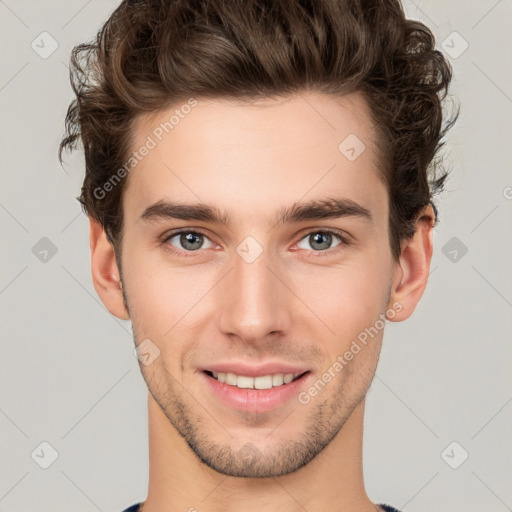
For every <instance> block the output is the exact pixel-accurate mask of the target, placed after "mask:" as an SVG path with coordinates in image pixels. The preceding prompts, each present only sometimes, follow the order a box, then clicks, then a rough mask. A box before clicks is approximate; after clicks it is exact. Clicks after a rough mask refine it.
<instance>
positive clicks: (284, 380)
mask: <svg viewBox="0 0 512 512" xmlns="http://www.w3.org/2000/svg"><path fill="white" fill-rule="evenodd" d="M212 374H213V376H214V378H216V379H217V380H218V381H219V382H224V383H226V384H229V385H230V386H236V387H238V388H242V389H270V388H275V387H277V386H282V385H283V384H288V383H289V382H291V381H292V380H293V379H295V377H298V376H299V375H301V374H300V373H286V374H283V373H276V374H275V375H262V376H261V377H247V376H245V375H235V374H234V373H223V372H212Z"/></svg>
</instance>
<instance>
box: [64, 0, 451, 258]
mask: <svg viewBox="0 0 512 512" xmlns="http://www.w3.org/2000/svg"><path fill="white" fill-rule="evenodd" d="M451 73H452V71H451V67H450V64H449V63H448V62H447V60H446V59H445V58H444V57H443V55H442V54H441V53H440V52H439V51H438V50H436V49H435V40H434V36H433V34H432V33H431V31H430V30H429V29H428V28H427V27H426V26H425V25H424V24H422V23H420V22H418V21H413V20H408V19H406V18H405V14H404V12H403V9H402V6H401V4H400V2H399V0H215V1H211V0H210V1H209V0H124V1H123V2H121V4H120V5H119V7H117V9H116V10H115V11H114V12H113V13H112V15H111V16H110V18H109V19H108V20H107V21H106V23H105V24H104V25H103V27H102V28H101V29H100V31H99V32H98V34H97V36H96V38H95V40H94V41H93V42H91V43H84V44H80V45H78V46H76V47H75V48H74V49H73V51H72V55H71V66H70V77H71V83H72V87H73V90H74V92H75V94H76V99H74V100H73V102H72V103H71V104H70V106H69V108H68V112H67V115H66V133H65V135H64V137H63V139H62V141H61V143H60V147H59V159H60V161H61V163H62V152H63V150H64V149H68V150H73V149H74V148H75V147H76V143H77V142H78V141H79V140H80V139H81V141H82V144H83V148H84V153H85V167H86V174H85V180H84V183H83V186H82V190H81V195H80V196H79V197H78V198H77V199H78V200H79V201H80V203H81V205H82V208H83V210H84V212H85V213H86V214H87V215H90V216H92V217H93V218H94V219H95V220H97V221H99V222H100V223H101V224H102V225H103V227H104V229H105V232H106V234H107V237H108V239H109V241H110V242H111V243H112V244H113V246H114V247H115V248H116V253H119V252H120V247H121V240H122V233H123V211H122V202H121V198H122V192H123V189H124V188H125V182H126V180H122V181H121V182H120V183H119V184H118V185H117V186H115V187H112V190H110V191H109V193H108V195H106V196H105V197H102V198H100V199H99V198H98V197H96V196H97V194H95V193H94V191H95V190H97V189H98V187H102V186H103V185H104V184H105V183H106V182H107V181H108V180H109V179H110V178H111V177H112V175H113V174H114V173H115V172H116V170H118V169H120V168H121V166H123V165H124V162H125V161H126V158H127V155H128V154H129V151H130V143H131V140H132V139H131V135H132V133H131V129H132V125H133V120H134V119H135V118H136V117H137V116H138V115H140V114H144V113H154V112H157V111H159V110H161V109H165V108H168V107H170V106H172V105H173V104H176V103H177V102H179V101H186V99H187V98H190V97H192V96H193V97H197V98H199V97H206V98H216V97H217V98H221V97H229V98H236V99H246V100H251V99H258V98H264V97H269V96H285V95H289V94H293V93H295V92H301V91H307V90H314V91H318V92H323V93H327V94H335V95H343V94H347V93H349V92H354V91H360V92H362V93H363V94H364V95H365V98H366V100H367V101H368V104H369V107H370V110H371V112H372V116H373V120H374V122H375V126H376V128H377V131H378V133H379V141H378V142H379V147H380V148H382V149H381V152H382V158H383V161H382V171H381V178H382V179H383V182H384V183H385V184H386V188H387V190H388V195H389V206H390V213H389V240H390V246H391V251H392V254H393V257H394V258H395V259H397V258H398V256H399V255H400V252H401V243H402V241H403V240H404V239H407V238H409V237H411V236H412V235H413V234H414V220H415V218H416V216H417V214H418V213H419V212H420V211H421V209H422V208H423V207H424V206H426V205H427V204H429V203H431V204H432V206H433V207H434V211H435V212H436V222H437V208H436V207H435V205H434V203H433V195H434V194H436V193H437V192H439V191H441V190H442V189H443V187H444V182H445V179H446V177H447V174H448V173H447V171H446V170H444V173H443V174H441V175H440V176H437V171H438V170H439V168H438V163H439V159H435V158H434V157H435V156H436V154H437V152H438V150H439V149H440V147H441V146H442V145H443V142H441V140H442V138H443V136H444V134H445V132H446V131H447V130H448V129H449V128H450V127H451V126H452V124H453V123H454V122H455V119H456V117H457V113H456V114H454V115H453V116H452V117H451V118H450V119H449V120H448V121H447V122H445V123H443V108H442V100H444V99H445V97H446V95H447V92H448V86H449V83H450V80H451Z"/></svg>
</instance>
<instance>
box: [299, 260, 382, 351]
mask: <svg viewBox="0 0 512 512" xmlns="http://www.w3.org/2000/svg"><path fill="white" fill-rule="evenodd" d="M303 275H307V277H302V278H301V279H300V284H299V285H298V287H297V288H296V290H297V295H298V296H299V297H300V298H301V300H302V301H303V302H304V304H305V305H307V307H308V308H309V310H311V311H312V312H314V313H315V314H316V315H317V316H318V317H319V319H320V320H321V321H322V322H323V324H324V326H325V327H327V329H323V330H324V331H325V332H327V333H328V332H330V334H331V335H332V336H329V338H331V339H332V340H333V342H332V345H331V350H330V352H333V353H339V351H341V350H344V349H345V346H350V344H351V342H352V340H354V339H356V338H357V336H358V335H359V334H360V333H361V332H364V331H365V329H366V328H370V327H371V326H373V325H374V324H375V322H376V321H377V320H378V319H379V315H380V314H381V313H383V312H384V311H385V306H386V298H387V293H388V282H389V275H388V269H387V268H386V267H385V265H382V262H381V264H380V266H378V265H377V264H375V263H374V264H372V265H371V264H365V265H361V266H359V265H358V266H356V265H353V266H350V265H347V267H341V266H340V267H337V268H330V269H326V268H322V269H317V270H314V271H313V270H312V269H309V271H308V272H307V274H306V273H304V274H303ZM383 308H384V309H383ZM306 313H307V315H308V317H309V316H310V313H309V312H307V311H306ZM315 321H319V320H315ZM379 325H380V323H379Z"/></svg>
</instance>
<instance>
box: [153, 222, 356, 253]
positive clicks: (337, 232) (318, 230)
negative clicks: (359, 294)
mask: <svg viewBox="0 0 512 512" xmlns="http://www.w3.org/2000/svg"><path fill="white" fill-rule="evenodd" d="M304 229H306V230H307V231H304V232H303V234H301V236H300V238H299V239H298V241H297V242H296V243H298V242H300V241H302V240H303V239H304V238H305V237H306V236H308V235H310V234H312V233H330V234H333V235H335V236H337V237H338V238H339V239H340V240H341V241H342V243H346V242H347V238H350V235H348V233H346V232H345V231H343V230H336V229H334V228H304ZM181 233H195V234H199V235H203V236H204V237H206V238H208V240H210V242H211V243H215V242H214V241H213V240H211V239H210V237H209V236H208V234H206V233H205V232H204V231H202V229H200V228H178V229H177V230H176V231H171V232H170V233H168V234H165V235H164V236H163V237H162V242H166V241H168V240H170V239H171V238H174V237H175V236H178V235H180V234H181ZM180 250H181V249H180ZM187 252H195V251H187ZM323 252H325V251H323Z"/></svg>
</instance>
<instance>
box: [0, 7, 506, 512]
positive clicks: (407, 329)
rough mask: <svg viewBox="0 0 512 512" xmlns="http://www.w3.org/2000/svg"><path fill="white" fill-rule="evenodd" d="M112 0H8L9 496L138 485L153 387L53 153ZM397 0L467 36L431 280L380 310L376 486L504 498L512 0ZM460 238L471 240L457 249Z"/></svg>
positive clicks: (5, 283) (5, 434)
mask: <svg viewBox="0 0 512 512" xmlns="http://www.w3.org/2000/svg"><path fill="white" fill-rule="evenodd" d="M115 5H117V2H115V1H113V0H109V1H100V0H89V1H83V0H72V1H69V0H68V1H64V0H60V1H55V0H53V1H47V2H36V1H35V0H32V1H23V0H18V1H15V0H5V1H2V0H0V15H1V25H0V34H1V38H2V39H1V48H2V53H3V55H2V69H1V77H0V104H1V112H2V118H1V119H2V122H1V136H0V141H1V155H2V158H1V172H2V176H1V183H2V186H1V189H0V221H1V227H2V251H0V258H1V276H0V311H1V326H2V330H1V334H2V357H1V369H0V370H1V379H2V380H1V386H0V390H1V394H0V431H1V437H0V449H1V454H0V461H1V472H0V511H1V512H33V511H35V510H38V511H39V512H49V511H52V512H59V511H62V512H64V511H70V510H73V511H74V512H94V511H96V510H99V511H103V512H119V511H121V510H122V509H123V508H124V507H127V506H128V505H131V504H133V503H135V502H136V501H139V500H142V499H144V498H145V497H146V492H147V480H148V451H147V442H148V437H147V411H146V397H147V390H146V386H145V383H144V381H143V379H142V377H141V375H140V372H139V367H138V363H137V360H136V359H135V357H134V355H133V353H132V351H133V340H132V336H131V329H130V324H129V323H128V322H122V321H118V320H116V319H115V318H113V317H112V316H111V315H110V314H109V313H108V312H107V311H106V309H105V308H104V307H103V305H102V304H101V302H100V301H99V299H98V298H97V296H96V293H95V291H94V288H93V286H92V281H91V277H90V266H89V265H90V260H89V243H88V224H87V219H86V217H85V216H84V215H83V214H82V213H81V212H80V208H79V204H78V202H77V201H76V200H75V199H74V198H75V197H76V196H77V195H78V194H79V190H80V185H81V181H82V179H83V174H84V169H83V161H82V158H83V156H82V153H76V154H74V155H73V156H67V162H68V165H66V166H65V167H64V169H63V168H61V167H60V165H59V164H58V162H57V159H56V154H57V145H58V142H59V140H60V137H61V135H62V133H63V119H64V115H65V112H66V108H67V106H68V103H69V101H70V100H71V99H72V92H71V88H70V86H69V80H68V69H67V63H68V59H69V54H70V50H71V48H72V47H73V46H74V45H75V44H77V43H79V42H82V41H85V40H88V39H90V38H91V37H92V36H93V35H94V34H95V32H96V30H97V29H98V28H99V27H100V25H101V23H102V22H103V21H104V20H105V19H106V18H107V16H108V15H109V13H110V12H111V11H112V9H113V8H114V7H115ZM405 7H406V10H407V13H408V15H409V16H410V17H414V18H417V19H420V20H422V21H423V22H425V23H426V24H427V25H428V26H429V27H430V28H431V29H432V30H433V31H434V33H435V35H436V37H437V40H438V46H439V47H440V48H441V43H442V41H443V40H446V42H447V44H448V45H449V46H448V48H450V47H451V50H450V51H451V52H452V53H460V51H461V50H462V49H463V46H462V45H463V44H464V43H463V41H462V40H459V39H457V36H453V34H452V32H453V31H456V32H458V33H459V34H460V35H461V36H462V37H463V38H464V40H465V41H467V43H468V44H469V47H468V48H467V50H466V51H464V52H463V53H462V54H461V55H460V56H458V57H457V58H450V59H451V62H452V64H453V67H454V72H455V79H454V85H453V88H452V94H453V95H454V96H455V97H457V98H458V100H459V101H460V103H461V106H462V111H461V116H460V119H459V121H458V124H457V126H456V127H455V128H454V129H453V130H452V132H451V133H450V134H449V138H448V145H447V149H446V158H447V161H448V162H449V163H450V165H452V166H453V177H452V179H451V180H450V181H449V183H448V187H447V188H448V190H447V192H446V193H444V195H443V196H442V197H441V203H440V218H441V223H440V225H439V226H438V227H437V228H436V231H435V245H436V247H435V253H434V257H433V262H432V267H431V269H432V271H431V276H430V281H429V284H428V286H427V289H426V292H425V294H424V297H423V299H422V301H421V303H420V305H419V307H418V308H417V310H416V312H415V314H414V315H413V317H412V318H411V319H409V320H408V321H406V322H404V323H400V324H395V323H391V324H389V325H388V326H387V330H386V335H385V337H384V347H383V351H382V356H381V360H380V365H379V368H378V372H377V376H376V378H375V381H374V383H373V386H372V388H371V390H370V392H369V395H368V398H367V412H366V424H365V443H364V470H365V481H366V486H367V490H368V494H369V496H370V497H371V498H372V499H373V500H374V501H376V502H379V503H382V502H386V503H390V504H392V505H394V506H396V507H399V508H404V510H406V511H408V512H432V511H450V512H458V511H461V512H462V511H464V512H472V511H483V510H485V511H486V512H493V511H495V512H501V511H506V510H512V488H511V486H510V482H511V481H512V479H511V478H512V457H511V454H512V439H511V436H510V432H511V429H510V427H511V423H512V404H511V401H512V386H511V382H512V375H511V374H512V372H511V371H510V361H511V360H512V358H511V355H512V354H511V353H512V344H511V335H510V333H511V328H512V314H511V313H512V283H511V281H512V280H511V273H512V272H511V256H512V250H511V249H512V238H511V233H512V199H511V198H512V188H510V187H512V172H511V169H510V146H511V142H512V137H511V135H512V133H511V132H512V129H511V121H510V120H511V118H512V108H511V107H512V99H511V98H512V89H511V85H510V84H511V82H512V71H511V66H510V56H511V50H512V48H511V46H512V45H511V41H512V38H511V32H510V28H509V22H510V20H511V19H512V2H510V0H501V1H496V0H485V1H484V0H481V1H479V2H467V1H466V0H457V1H454V0H450V1H447V0H431V1H427V0H425V1H422V2H419V1H416V2H412V1H411V0H406V2H405ZM43 31H47V32H48V33H49V34H51V36H52V37H53V38H54V39H55V40H56V41H57V42H58V45H59V46H58V48H57V50H56V51H55V52H54V53H53V54H52V55H51V56H49V57H48V58H46V59H44V58H42V57H41V56H40V55H39V54H38V53H36V52H35V51H34V50H33V49H32V48H31V43H32V41H34V40H36V42H37V41H40V40H39V39H37V38H38V36H39V34H40V33H41V32H43ZM454 37H455V39H453V38H454ZM39 44H40V46H41V45H42V43H39ZM46 44H48V42H47V43H46ZM48 47H49V46H45V48H48ZM507 187H508V188H507ZM43 237H47V238H49V239H50V240H51V241H52V242H53V244H55V246H56V248H57V253H56V254H55V255H54V256H53V257H51V258H50V257H49V256H48V257H47V258H48V261H46V262H43V261H40V259H39V258H38V257H36V255H35V254H34V253H33V252H32V248H33V247H34V246H35V245H36V243H37V242H38V241H39V240H40V239H41V238H43ZM453 237H456V239H457V240H455V241H453V240H452V238H453ZM450 240H452V241H451V242H450ZM448 243H450V244H454V243H455V244H459V246H460V244H461V243H462V244H464V245H465V246H466V247H467V249H468V250H467V253H466V254H464V255H463V256H462V257H461V255H462V252H460V248H459V249H456V250H458V251H459V252H458V253H457V261H455V262H454V261H451V259H450V258H449V257H448V256H446V255H445V254H444V252H446V253H447V254H448V255H449V250H453V247H451V245H448V246H446V244H448ZM454 247H455V246H454ZM443 248H445V249H444V252H443ZM454 254H455V253H452V255H451V256H450V257H451V258H452V259H453V255H454ZM44 441H46V442H47V443H49V444H50V445H51V446H52V447H53V448H54V449H55V450H56V451H57V452H58V458H57V460H56V461H55V462H54V463H53V464H52V465H51V466H50V467H49V468H48V469H42V468H41V467H40V466H39V465H38V464H37V463H36V462H35V461H34V459H37V456H36V455H34V459H33V457H32V453H33V452H34V450H36V449H37V450H36V453H40V454H41V453H43V452H44V453H45V456H48V454H49V451H48V449H44V446H43V452H41V447H40V444H41V443H42V442H44ZM454 441H455V442H457V443H458V445H455V448H454V449H453V451H452V448H453V445H452V446H451V447H450V448H449V449H448V450H447V451H446V452H445V448H447V447H448V446H449V445H450V443H452V442H454ZM462 450H465V451H467V452H468V453H469V457H468V459H467V460H466V461H465V462H464V463H463V464H462V465H460V466H459V467H458V469H452V467H450V466H449V465H448V463H447V462H446V461H449V462H450V463H451V464H452V465H457V464H460V462H461V460H462V458H461V454H463V453H464V452H463V451H462ZM443 453H444V456H443V455H442V454H443ZM170 456H172V454H170ZM42 458H44V457H42V456H40V459H42ZM340 485H343V482H340ZM200 499H202V498H201V497H199V498H198V500H197V504H196V507H197V508H198V509H199V510H200ZM309 512H317V511H309Z"/></svg>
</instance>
